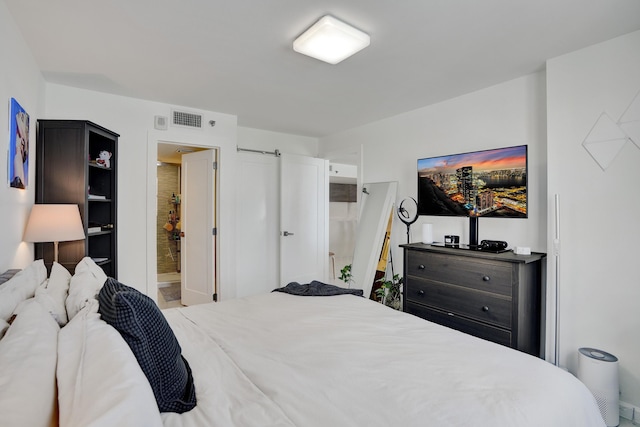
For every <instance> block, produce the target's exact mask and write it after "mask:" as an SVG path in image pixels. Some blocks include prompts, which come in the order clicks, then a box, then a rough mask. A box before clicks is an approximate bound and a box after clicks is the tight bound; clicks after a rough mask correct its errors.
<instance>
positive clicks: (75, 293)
mask: <svg viewBox="0 0 640 427" xmlns="http://www.w3.org/2000/svg"><path fill="white" fill-rule="evenodd" d="M106 280H107V275H106V274H105V272H104V270H102V268H100V267H99V266H98V265H97V264H96V263H95V262H93V260H92V259H91V258H89V257H84V258H82V260H81V261H80V262H79V263H78V265H76V270H75V274H74V275H73V277H71V281H70V282H69V296H68V297H67V301H66V303H65V305H66V308H67V316H68V319H69V320H71V319H73V317H74V316H75V315H76V314H77V313H78V312H79V311H80V310H82V308H83V307H84V306H85V305H86V304H87V302H89V301H91V300H96V295H97V294H98V292H100V289H101V288H102V285H104V282H105V281H106ZM96 301H97V300H96Z"/></svg>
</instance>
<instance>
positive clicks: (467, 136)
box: [320, 72, 547, 270]
mask: <svg viewBox="0 0 640 427" xmlns="http://www.w3.org/2000/svg"><path fill="white" fill-rule="evenodd" d="M545 141H546V122H545V77H544V73H542V72H541V73H537V74H532V75H528V76H525V77H521V78H519V79H515V80H512V81H509V82H506V83H502V84H500V85H497V86H493V87H490V88H487V89H484V90H481V91H478V92H474V93H470V94H467V95H464V96H461V97H458V98H454V99H451V100H448V101H445V102H442V103H439V104H436V105H432V106H428V107H424V108H421V109H418V110H415V111H411V112H408V113H405V114H401V115H398V116H395V117H390V118H387V119H384V120H381V121H378V122H375V123H370V124H368V125H365V126H362V127H358V128H355V129H351V130H348V131H345V132H342V133H339V134H335V135H331V136H329V137H325V138H322V139H321V141H320V150H321V153H328V152H332V151H335V150H338V149H346V148H348V147H353V148H354V149H355V148H357V147H360V145H362V152H363V163H362V173H363V181H364V182H382V181H398V200H402V199H403V198H405V197H409V196H411V197H414V198H415V197H416V194H417V159H419V158H424V157H432V156H438V155H444V154H455V153H461V152H467V151H473V150H481V149H488V148H497V147H506V146H512V145H521V144H527V145H528V146H529V178H528V180H529V218H528V219H498V218H481V219H480V220H479V231H480V233H479V234H480V239H496V240H506V241H507V242H509V244H510V245H511V246H529V247H531V248H532V249H533V250H535V251H545V250H546V247H547V244H546V221H547V219H546V203H547V201H546V196H545V190H546V169H545V153H546V142H545ZM426 222H430V223H432V224H433V228H434V238H435V240H436V241H440V242H442V241H443V238H444V235H445V234H459V235H460V236H461V240H462V241H463V242H468V239H469V222H468V220H467V219H466V218H446V217H426V216H423V217H420V218H419V220H418V222H416V223H415V224H414V225H413V226H412V228H411V242H418V241H420V239H421V231H420V230H421V224H422V223H426ZM391 238H392V250H393V259H394V263H395V269H396V270H398V269H401V268H402V252H401V250H400V248H398V244H401V243H406V227H405V225H404V224H403V223H402V222H400V221H399V220H397V218H395V217H394V228H393V233H392V237H391Z"/></svg>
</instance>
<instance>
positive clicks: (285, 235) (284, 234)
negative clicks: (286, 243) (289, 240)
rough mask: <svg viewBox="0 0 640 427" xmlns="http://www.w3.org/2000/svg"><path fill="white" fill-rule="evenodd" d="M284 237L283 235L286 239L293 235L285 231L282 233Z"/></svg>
mask: <svg viewBox="0 0 640 427" xmlns="http://www.w3.org/2000/svg"><path fill="white" fill-rule="evenodd" d="M282 235H283V236H284V237H287V236H293V233H289V232H288V231H283V232H282Z"/></svg>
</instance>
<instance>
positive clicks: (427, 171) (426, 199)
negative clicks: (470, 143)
mask: <svg viewBox="0 0 640 427" xmlns="http://www.w3.org/2000/svg"><path fill="white" fill-rule="evenodd" d="M418 214H419V215H438V216H463V217H469V218H472V220H471V223H470V224H471V225H470V227H471V233H470V234H471V236H470V240H469V245H470V246H473V245H477V218H479V217H494V218H527V146H526V145H518V146H514V147H505V148H496V149H491V150H482V151H473V152H469V153H461V154H450V155H445V156H438V157H429V158H424V159H419V160H418Z"/></svg>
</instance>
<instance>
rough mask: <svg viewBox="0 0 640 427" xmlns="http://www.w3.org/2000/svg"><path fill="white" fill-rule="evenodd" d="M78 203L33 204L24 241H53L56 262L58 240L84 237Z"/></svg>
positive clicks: (66, 240) (65, 240) (56, 260)
mask: <svg viewBox="0 0 640 427" xmlns="http://www.w3.org/2000/svg"><path fill="white" fill-rule="evenodd" d="M84 237H85V235H84V228H83V226H82V220H81V219H80V210H79V209H78V205H33V208H32V209H31V214H30V215H29V221H28V222H27V228H26V229H25V231H24V238H23V240H24V241H25V242H34V243H41V242H53V251H54V252H53V253H54V261H55V262H58V242H68V241H71V240H82V239H84Z"/></svg>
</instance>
